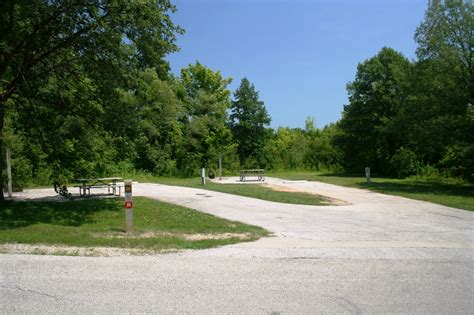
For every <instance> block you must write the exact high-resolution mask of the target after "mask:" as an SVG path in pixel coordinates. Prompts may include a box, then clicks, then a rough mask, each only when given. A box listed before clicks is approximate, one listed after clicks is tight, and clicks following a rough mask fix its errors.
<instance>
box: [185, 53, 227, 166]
mask: <svg viewBox="0 0 474 315" xmlns="http://www.w3.org/2000/svg"><path fill="white" fill-rule="evenodd" d="M231 81H232V79H230V78H223V77H222V75H221V74H220V72H219V71H213V70H212V69H209V68H207V67H206V66H203V65H201V64H200V63H199V62H196V64H194V65H189V66H188V67H187V68H184V69H182V70H181V85H182V90H183V91H182V93H181V94H182V96H181V97H182V100H183V102H184V104H185V115H184V116H183V119H182V122H183V128H184V131H183V134H184V135H185V141H186V143H185V145H184V146H182V148H181V154H180V158H179V161H178V163H179V167H180V169H181V170H182V171H184V173H185V174H186V175H190V174H192V173H193V172H194V171H195V170H196V169H197V168H199V167H207V166H208V165H209V164H210V162H211V160H212V159H213V158H216V157H217V155H218V152H219V151H225V150H227V148H228V147H229V145H230V141H231V134H230V131H229V129H228V128H227V126H226V121H227V110H228V108H229V104H230V91H229V90H228V88H227V86H228V85H229V84H230V82H231Z"/></svg>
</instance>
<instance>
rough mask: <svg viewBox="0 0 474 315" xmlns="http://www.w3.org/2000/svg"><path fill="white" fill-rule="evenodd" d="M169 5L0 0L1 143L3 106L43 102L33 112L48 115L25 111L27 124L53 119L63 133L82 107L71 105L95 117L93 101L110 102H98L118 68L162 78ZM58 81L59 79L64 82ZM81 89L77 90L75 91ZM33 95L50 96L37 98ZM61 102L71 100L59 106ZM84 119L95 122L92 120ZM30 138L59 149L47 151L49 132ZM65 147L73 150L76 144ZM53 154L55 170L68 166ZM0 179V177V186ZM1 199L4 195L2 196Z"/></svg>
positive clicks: (169, 39)
mask: <svg viewBox="0 0 474 315" xmlns="http://www.w3.org/2000/svg"><path fill="white" fill-rule="evenodd" d="M174 10H175V7H174V6H173V5H171V4H170V2H169V1H168V0H158V1H138V0H135V1H126V2H123V1H105V2H104V1H89V2H84V3H80V4H78V3H75V2H71V1H61V0H55V1H40V0H34V1H14V0H6V1H3V2H2V9H1V10H0V148H1V147H2V146H3V126H4V118H5V115H6V112H5V111H6V110H7V108H8V109H11V110H16V111H18V112H21V111H24V110H25V109H26V108H29V109H31V108H35V109H36V106H44V108H41V109H38V110H37V111H38V112H42V113H47V112H49V115H36V116H35V115H30V116H32V117H30V118H32V120H30V121H29V122H28V123H29V124H30V125H32V124H35V125H37V127H38V128H37V130H38V131H41V130H44V129H50V128H51V127H50V126H48V124H50V119H53V120H56V118H57V120H58V124H51V125H52V126H56V128H59V129H57V130H58V134H61V135H62V136H63V137H66V136H67V138H70V136H71V134H79V133H70V132H67V133H66V134H64V133H63V131H64V130H62V129H61V128H62V127H63V125H64V124H65V123H66V121H69V120H71V121H73V120H74V118H73V117H78V115H76V113H77V112H81V110H76V106H77V105H79V104H87V105H91V106H92V108H91V110H89V111H88V112H87V113H86V116H85V117H90V118H93V121H94V120H95V118H96V117H97V115H96V114H97V112H99V113H100V112H103V110H104V108H100V107H102V105H104V104H107V103H108V104H110V103H111V102H110V101H109V102H104V101H103V100H104V99H110V98H111V95H110V94H106V93H103V92H105V91H107V89H106V88H105V86H106V83H107V81H108V79H113V83H116V82H118V79H117V74H119V77H121V78H125V77H126V76H127V73H130V72H132V73H133V71H131V70H133V69H136V68H145V67H152V68H154V69H155V70H156V71H157V73H158V74H159V75H160V76H161V77H162V78H165V77H166V76H167V73H168V69H169V67H168V63H167V62H166V61H165V60H164V58H163V57H164V56H165V55H166V54H167V53H170V52H173V51H176V50H177V47H176V45H175V44H174V41H175V34H176V33H181V32H182V30H181V29H180V28H179V27H177V26H175V25H174V24H173V23H172V21H171V18H170V16H169V13H170V12H174ZM58 79H59V80H58ZM62 80H66V82H65V83H64V84H63V83H62V82H61V81H62ZM73 82H76V84H78V85H81V87H77V90H74V89H73V90H72V91H68V90H60V91H58V90H54V87H57V88H72V87H73V86H74V85H73V84H72V83H73ZM122 83H123V82H122ZM96 84H97V86H99V88H98V89H97V88H96ZM89 88H91V89H92V92H90V89H89ZM81 89H83V91H79V90H81ZM108 90H109V91H110V88H109V89H108ZM84 91H85V92H86V93H85V94H84V95H86V96H87V95H93V96H94V97H96V98H95V100H96V101H94V100H86V99H85V96H81V95H80V93H81V92H84ZM63 92H64V93H63ZM40 93H43V94H46V93H48V94H49V95H50V96H49V97H46V98H44V100H43V101H36V100H37V97H38V95H39V94H40ZM66 94H69V96H70V99H69V100H67V99H66V98H65V95H66ZM114 95H115V94H113V95H112V96H114ZM72 101H73V102H72ZM68 102H71V103H70V104H69V105H68V106H63V105H64V104H67V103H68ZM81 102H83V103H81ZM54 103H55V104H56V105H54ZM21 104H23V105H25V106H22V105H21ZM65 108H67V110H68V112H67V113H65V112H64V109H65ZM82 112H83V111H82ZM23 113H24V112H23ZM83 113H84V112H83ZM24 114H25V113H24ZM24 116H27V115H26V114H25V115H24ZM101 116H102V115H99V117H101ZM46 117H47V118H46ZM66 117H71V118H66ZM39 118H42V119H44V120H39ZM61 120H62V122H61ZM86 124H87V125H91V127H97V125H94V123H93V122H92V123H90V122H87V123H86ZM72 125H74V123H73V122H71V125H69V127H71V128H72V129H74V128H73V126H72ZM43 127H45V128H43ZM69 127H68V128H69ZM76 127H77V126H76ZM29 128H30V129H32V126H29ZM78 131H79V130H76V132H78ZM80 131H81V132H82V131H83V130H80ZM95 134H96V135H97V134H101V133H100V132H98V133H95ZM46 136H47V137H46ZM37 138H43V141H42V142H43V144H42V145H43V147H45V148H53V149H52V150H50V151H51V152H52V151H58V150H61V149H62V148H61V147H60V148H57V149H54V146H53V145H51V144H50V143H48V141H50V140H51V139H50V138H49V134H48V135H45V136H44V137H42V136H40V137H37ZM63 140H66V139H63ZM71 141H72V142H70V144H71V143H75V141H74V140H73V139H72V140H71ZM63 142H68V141H63ZM71 146H72V147H73V148H74V150H77V149H79V148H75V147H74V145H71ZM48 150H49V149H48ZM1 152H2V150H0V165H1V164H2V163H1V162H2V158H1V157H3V153H1ZM55 154H56V157H57V158H58V159H60V160H57V162H58V164H59V165H61V166H60V167H59V168H65V167H68V166H67V165H68V163H69V162H67V159H69V158H71V157H70V156H68V155H67V154H66V155H62V154H61V152H59V151H58V152H55ZM91 158H92V157H91ZM75 160H77V159H75ZM67 171H68V172H72V173H73V172H74V171H75V170H71V169H68V170H67ZM2 185H3V181H1V182H0V189H1V188H2ZM0 199H1V200H3V194H2V195H0Z"/></svg>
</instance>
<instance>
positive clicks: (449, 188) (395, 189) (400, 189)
mask: <svg viewBox="0 0 474 315" xmlns="http://www.w3.org/2000/svg"><path fill="white" fill-rule="evenodd" d="M355 184H356V186H358V187H359V188H365V189H370V190H372V191H376V192H381V193H394V194H397V193H403V194H431V195H439V196H460V197H471V198H472V197H473V196H474V186H471V185H455V184H448V183H437V182H425V181H409V182H390V181H381V180H380V179H379V180H377V181H376V182H372V184H370V185H368V184H367V183H366V182H365V181H363V182H356V183H355Z"/></svg>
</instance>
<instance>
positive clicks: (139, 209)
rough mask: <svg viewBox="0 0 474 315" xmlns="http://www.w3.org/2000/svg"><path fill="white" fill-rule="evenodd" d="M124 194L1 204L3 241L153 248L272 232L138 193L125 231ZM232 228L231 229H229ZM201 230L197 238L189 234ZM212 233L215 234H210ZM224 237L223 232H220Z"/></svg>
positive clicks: (233, 239) (230, 240)
mask: <svg viewBox="0 0 474 315" xmlns="http://www.w3.org/2000/svg"><path fill="white" fill-rule="evenodd" d="M124 211H125V210H124V207H123V198H117V199H94V200H77V201H65V202H12V201H10V202H5V203H4V204H1V205H0V244H5V243H25V244H46V245H70V246H81V247H97V246H100V247H119V248H133V249H150V250H156V251H160V250H173V249H202V248H209V247H215V246H220V245H226V244H234V243H238V242H242V241H252V240H256V239H258V238H260V237H262V236H266V235H268V233H267V231H266V230H264V229H262V228H260V227H256V226H250V225H246V224H243V223H240V222H234V221H228V220H225V219H221V218H218V217H216V216H213V215H210V214H205V213H201V212H198V211H195V210H192V209H188V208H184V207H181V206H177V205H173V204H169V203H164V202H159V201H156V200H152V199H148V198H143V197H135V198H134V209H133V219H134V228H135V232H134V234H132V235H127V234H126V233H125V230H124V229H125V212H124ZM225 233H230V234H225ZM193 235H194V236H196V235H198V236H199V235H200V236H201V237H198V238H196V239H190V236H193ZM213 236H216V237H215V238H214V239H212V237H213ZM219 236H221V237H219Z"/></svg>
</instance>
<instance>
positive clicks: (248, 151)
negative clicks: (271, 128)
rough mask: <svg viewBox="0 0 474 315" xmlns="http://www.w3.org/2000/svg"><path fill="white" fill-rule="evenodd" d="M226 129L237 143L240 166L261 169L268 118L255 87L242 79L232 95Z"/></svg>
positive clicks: (267, 133) (263, 164) (263, 163)
mask: <svg viewBox="0 0 474 315" xmlns="http://www.w3.org/2000/svg"><path fill="white" fill-rule="evenodd" d="M234 99H235V100H234V101H232V106H231V110H232V113H231V115H230V120H229V126H230V129H231V130H232V134H233V136H234V140H235V142H236V143H237V153H238V155H239V159H240V164H241V165H246V166H249V167H264V166H265V161H264V150H263V148H264V147H265V142H266V140H267V139H268V136H269V132H268V129H266V126H268V125H269V124H270V121H271V118H270V116H269V115H268V113H267V110H266V108H265V105H264V103H263V102H262V101H260V100H259V96H258V92H257V90H256V89H255V86H254V85H253V84H251V83H250V81H249V80H248V79H247V78H243V79H242V81H241V82H240V86H239V88H238V89H237V90H236V91H235V92H234Z"/></svg>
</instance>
